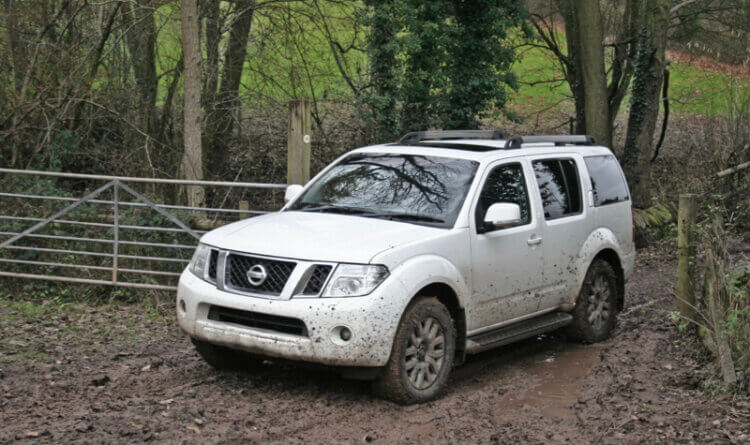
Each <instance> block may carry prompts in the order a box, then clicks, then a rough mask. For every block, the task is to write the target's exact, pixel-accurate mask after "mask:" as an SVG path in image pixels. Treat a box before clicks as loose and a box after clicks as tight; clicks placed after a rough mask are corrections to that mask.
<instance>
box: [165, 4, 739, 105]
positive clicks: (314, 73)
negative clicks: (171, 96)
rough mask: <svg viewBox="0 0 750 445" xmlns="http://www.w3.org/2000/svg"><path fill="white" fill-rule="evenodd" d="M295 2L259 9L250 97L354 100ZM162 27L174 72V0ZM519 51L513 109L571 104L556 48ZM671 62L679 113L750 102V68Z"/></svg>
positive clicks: (338, 24)
mask: <svg viewBox="0 0 750 445" xmlns="http://www.w3.org/2000/svg"><path fill="white" fill-rule="evenodd" d="M292 8H294V10H295V11H296V13H297V14H296V15H295V18H290V17H291V16H289V15H285V14H284V13H277V14H273V13H272V14H256V18H255V20H254V22H253V26H252V29H251V36H250V41H249V44H248V56H247V59H246V62H245V69H244V75H243V80H242V86H241V96H242V97H243V98H244V100H245V101H246V102H247V103H251V102H254V103H260V104H262V103H285V102H287V101H288V100H290V99H294V98H307V99H315V100H318V101H323V102H346V101H351V100H352V98H353V94H352V91H351V89H350V88H349V86H348V85H347V83H346V81H345V80H344V78H343V77H342V76H341V74H340V71H339V68H338V66H337V64H336V60H335V59H334V57H333V54H332V52H331V49H330V47H329V45H328V39H327V38H326V34H325V31H324V28H323V26H322V23H321V22H320V20H319V19H315V18H314V17H315V14H314V11H313V10H312V9H311V8H312V7H311V6H309V5H305V4H295V5H294V6H292ZM328 8H329V10H327V11H325V14H326V16H327V17H328V19H327V20H328V21H327V23H326V24H327V25H328V26H329V29H330V30H331V32H332V34H333V35H334V38H335V40H336V41H338V42H339V43H340V44H341V45H342V46H344V47H348V46H351V44H352V43H356V46H357V47H358V48H362V47H364V42H363V41H362V40H363V38H364V35H363V34H362V33H361V32H360V33H359V34H356V33H355V31H354V28H355V27H354V24H353V21H352V18H351V17H352V6H351V4H343V5H335V4H334V5H333V6H330V5H329V6H328ZM157 27H158V29H159V30H160V31H159V44H158V50H157V51H158V58H157V60H158V69H159V71H160V72H161V73H168V72H169V71H171V70H172V69H173V68H174V66H175V64H176V62H177V60H178V59H179V54H180V49H179V45H180V39H179V38H180V23H179V11H175V10H173V9H171V7H169V6H165V7H162V8H160V9H159V13H158V14H157ZM561 41H564V39H561ZM225 43H226V42H223V44H225ZM513 43H514V44H517V43H518V42H517V41H516V42H513ZM519 57H520V59H519V61H517V62H516V63H515V65H514V66H513V70H514V72H515V73H516V74H517V76H518V79H519V83H520V87H519V90H518V91H516V92H514V93H513V94H511V98H510V101H509V104H508V105H509V106H510V108H511V109H512V110H514V111H516V112H518V113H520V114H531V113H539V112H545V111H552V110H555V109H557V108H562V109H565V110H569V109H570V108H572V103H571V100H570V89H569V88H568V86H567V84H566V83H565V82H562V81H560V79H561V78H562V75H561V73H560V71H559V66H558V65H557V62H556V60H555V59H554V58H553V57H552V56H551V55H550V53H548V52H545V51H544V50H542V49H539V48H526V49H522V50H521V51H520V52H519ZM341 61H342V63H343V65H344V68H345V70H346V71H347V73H348V74H349V75H350V77H351V78H352V79H353V81H354V82H357V83H360V82H365V81H366V76H365V74H366V71H367V59H366V56H365V55H364V54H363V53H362V52H361V51H357V50H356V49H352V50H350V51H348V52H347V53H346V54H345V55H344V56H343V57H342V59H341ZM670 70H671V88H670V99H671V101H670V103H671V106H672V108H671V109H672V112H673V113H675V114H676V115H690V114H701V115H709V116H724V115H727V114H728V113H729V112H730V109H731V104H732V102H734V103H735V104H736V103H747V101H748V100H749V99H750V76H748V75H734V76H732V75H727V74H723V73H720V72H717V71H711V70H705V69H701V68H697V67H694V66H691V65H688V64H685V63H679V62H672V64H671V66H670ZM555 80H557V81H555ZM170 81H171V75H168V74H167V75H164V76H161V82H162V84H161V88H160V97H163V95H164V94H166V90H167V84H168V82H170ZM627 104H628V98H626V99H625V101H624V103H623V107H622V108H621V113H627V108H628V107H627Z"/></svg>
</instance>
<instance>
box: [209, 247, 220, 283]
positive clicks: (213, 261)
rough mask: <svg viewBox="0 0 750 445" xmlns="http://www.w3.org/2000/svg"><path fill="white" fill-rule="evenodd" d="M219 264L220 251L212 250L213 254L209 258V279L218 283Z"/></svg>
mask: <svg viewBox="0 0 750 445" xmlns="http://www.w3.org/2000/svg"><path fill="white" fill-rule="evenodd" d="M218 262H219V251H218V250H216V249H211V254H210V255H209V256H208V278H209V279H210V280H211V281H213V282H216V265H217V263H218Z"/></svg>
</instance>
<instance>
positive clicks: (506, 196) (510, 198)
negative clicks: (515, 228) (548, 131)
mask: <svg viewBox="0 0 750 445" xmlns="http://www.w3.org/2000/svg"><path fill="white" fill-rule="evenodd" d="M498 202H510V203H513V204H518V206H519V207H521V225H524V224H528V223H529V222H531V212H530V210H529V196H528V194H527V192H526V182H525V181H524V176H523V168H522V167H521V164H505V165H501V166H499V167H496V168H495V169H493V170H492V171H491V172H490V174H489V176H487V181H485V183H484V187H483V188H482V193H481V194H480V195H479V202H477V211H476V212H477V213H476V217H477V227H478V228H482V229H484V215H485V214H486V213H487V209H489V208H490V206H491V205H492V204H495V203H498ZM483 231H487V230H483Z"/></svg>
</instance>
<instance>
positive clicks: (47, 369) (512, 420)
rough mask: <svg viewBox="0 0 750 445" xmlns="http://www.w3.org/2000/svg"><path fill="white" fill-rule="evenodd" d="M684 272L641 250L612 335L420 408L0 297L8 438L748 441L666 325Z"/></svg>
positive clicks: (168, 334) (504, 359)
mask: <svg viewBox="0 0 750 445" xmlns="http://www.w3.org/2000/svg"><path fill="white" fill-rule="evenodd" d="M674 269H675V267H674V264H673V263H671V262H670V261H668V260H666V259H660V258H658V257H655V256H653V255H650V254H649V253H645V254H641V255H640V256H639V258H638V265H637V269H636V272H635V276H634V277H633V280H631V282H630V283H629V285H628V289H627V297H626V308H625V310H624V312H623V313H622V314H620V319H619V325H618V328H617V332H616V335H615V336H614V337H613V338H612V339H610V340H609V341H607V342H604V343H602V344H597V345H590V346H582V345H576V344H571V343H566V342H565V341H564V340H562V339H560V338H557V337H556V336H545V337H543V338H540V339H536V340H530V341H526V342H524V343H521V344H518V345H513V346H510V347H505V348H502V349H499V350H496V351H489V352H487V353H484V354H481V355H479V356H474V357H471V358H470V359H469V361H468V363H467V364H465V365H464V366H462V367H460V368H457V369H456V370H455V372H454V374H453V377H452V380H451V383H450V389H449V390H448V391H447V393H446V394H445V395H444V396H443V397H442V398H440V399H439V400H437V401H434V402H431V403H428V404H425V405H420V406H410V407H401V406H397V405H393V404H391V403H388V402H384V401H381V400H378V399H375V398H373V397H372V395H371V394H370V392H369V389H368V385H367V384H366V383H362V382H354V381H346V380H342V379H340V378H339V377H338V376H337V375H336V374H334V373H332V372H327V371H324V370H314V369H304V368H298V367H293V366H289V365H286V364H275V363H270V362H264V363H260V364H258V366H257V367H256V368H255V369H252V370H248V372H243V373H217V372H216V371H213V370H212V369H210V368H209V367H208V366H207V365H206V364H204V363H203V362H202V361H201V360H200V359H199V358H198V356H197V355H196V353H195V352H194V351H193V348H192V346H191V345H190V342H189V341H188V340H187V339H186V338H185V337H184V336H183V335H182V334H181V333H180V332H179V331H178V330H177V328H176V327H175V325H174V320H173V319H172V318H171V317H170V318H167V321H166V322H165V320H164V319H163V318H158V317H157V318H152V317H149V316H147V315H144V314H143V313H142V311H139V310H138V308H135V307H126V308H120V309H118V310H111V309H107V310H103V309H102V308H80V307H77V308H76V309H75V310H73V309H70V308H56V309H54V311H53V310H50V309H49V308H47V309H45V311H44V312H43V313H40V314H35V315H34V317H35V318H33V317H31V316H30V315H29V314H26V315H24V316H21V315H19V314H20V312H22V310H21V309H19V308H18V307H17V306H13V305H9V304H8V303H9V302H7V301H0V321H2V324H4V325H5V326H0V334H2V337H3V338H2V346H0V443H5V442H9V441H14V440H24V441H35V442H63V443H67V442H72V441H81V442H91V443H101V442H142V441H159V442H170V443H171V442H185V443H194V442H195V441H201V442H211V443H215V442H224V443H236V442H247V443H254V442H264V443H265V442H303V441H304V442H308V443H310V442H312V443H331V442H348V443H357V442H375V443H392V442H399V443H418V442H450V443H457V442H466V443H489V442H497V441H499V442H510V441H513V442H516V441H521V440H523V441H530V442H565V441H570V442H576V443H579V442H581V441H586V442H601V441H604V442H622V441H625V442H642V441H647V442H655V441H657V440H660V439H661V440H665V439H666V440H667V441H670V442H671V441H679V442H691V441H697V442H701V441H712V442H713V441H718V442H735V443H745V442H747V441H750V424H748V421H750V410H748V405H747V403H748V402H747V400H744V401H738V400H729V399H728V398H727V397H725V398H723V399H722V398H720V399H718V400H717V399H711V398H709V397H708V395H706V394H705V393H704V390H703V389H701V386H700V384H701V381H702V379H703V378H702V376H701V372H702V371H701V367H699V366H698V362H697V360H700V357H699V353H696V352H695V351H696V349H697V348H696V347H695V345H694V344H692V343H690V342H689V341H687V342H686V341H685V340H684V339H682V336H681V334H680V333H679V332H678V331H677V330H676V329H675V327H674V325H673V324H672V323H671V322H669V321H667V320H668V317H667V314H666V311H670V310H672V307H673V304H672V297H671V296H670V293H669V287H670V285H669V282H670V281H671V280H672V277H673V273H674ZM6 306H8V307H10V309H9V308H8V307H6ZM35 319H36V320H39V319H41V320H43V321H41V322H39V321H34V320H35ZM690 351H693V352H690Z"/></svg>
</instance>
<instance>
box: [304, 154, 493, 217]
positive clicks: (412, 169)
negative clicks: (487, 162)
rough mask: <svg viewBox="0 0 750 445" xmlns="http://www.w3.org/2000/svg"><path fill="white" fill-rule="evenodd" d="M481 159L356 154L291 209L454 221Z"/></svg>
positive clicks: (330, 173)
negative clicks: (476, 160)
mask: <svg viewBox="0 0 750 445" xmlns="http://www.w3.org/2000/svg"><path fill="white" fill-rule="evenodd" d="M478 165H479V164H478V163H477V162H474V161H469V160H465V159H455V158H444V157H438V156H417V155H386V154H354V155H351V156H349V157H347V158H345V159H343V160H342V161H340V162H339V163H338V164H336V165H335V166H333V167H332V168H331V169H330V170H328V171H327V172H326V173H325V175H323V176H322V177H320V178H319V179H318V180H317V181H315V183H313V184H312V185H311V186H310V187H309V188H308V189H307V191H306V192H305V194H304V195H302V197H301V198H300V199H298V200H297V201H296V202H295V203H294V205H293V206H292V207H291V208H290V210H300V211H319V212H329V213H343V211H347V212H348V213H351V214H356V215H359V216H363V217H375V218H387V219H399V220H404V221H407V222H414V223H419V222H425V223H429V225H435V226H440V227H450V226H453V223H454V222H455V221H456V218H457V216H458V212H459V211H460V210H461V205H462V204H463V202H464V200H465V198H466V194H467V193H468V191H469V187H470V186H471V183H472V182H473V180H474V175H475V174H476V170H477V167H478Z"/></svg>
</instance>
